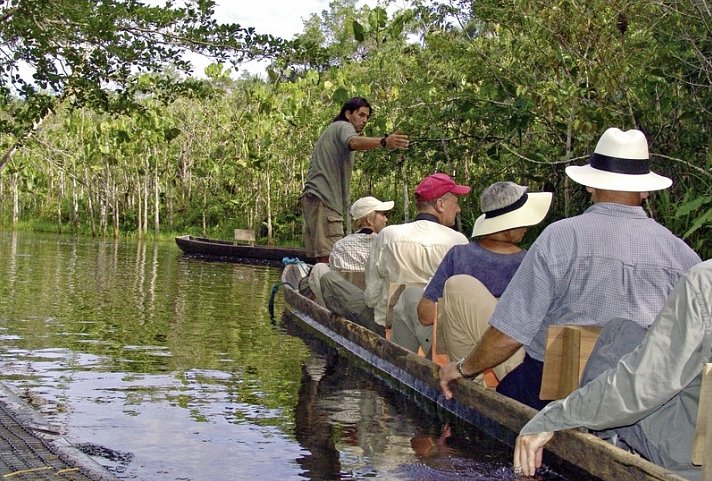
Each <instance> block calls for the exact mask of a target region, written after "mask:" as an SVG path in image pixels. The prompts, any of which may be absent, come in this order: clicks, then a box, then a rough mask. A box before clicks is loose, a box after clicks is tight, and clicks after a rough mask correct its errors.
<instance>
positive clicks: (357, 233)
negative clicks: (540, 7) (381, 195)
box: [309, 197, 394, 306]
mask: <svg viewBox="0 0 712 481" xmlns="http://www.w3.org/2000/svg"><path fill="white" fill-rule="evenodd" d="M393 205H394V204H393V201H392V200H389V201H387V202H381V201H380V200H378V199H376V198H375V197H361V198H360V199H358V200H356V201H355V202H354V203H353V204H351V209H350V210H349V212H350V213H351V218H352V219H354V221H353V222H354V233H353V234H351V235H348V236H346V237H344V238H343V239H341V240H340V241H338V242H336V244H334V248H333V249H332V251H331V254H330V255H329V264H325V263H323V262H320V263H317V264H315V265H314V267H312V270H311V272H310V273H309V287H310V288H311V291H312V292H313V293H314V297H315V298H316V301H317V302H318V303H319V304H321V305H322V306H326V304H325V303H324V298H323V296H322V293H321V286H320V282H321V277H322V276H323V275H324V274H326V273H327V272H331V271H336V272H341V273H353V272H363V271H364V270H365V269H366V261H367V260H368V255H369V254H370V252H371V246H372V245H373V241H374V240H375V239H376V235H377V234H378V233H379V232H381V230H383V228H384V227H385V226H386V223H387V222H388V217H387V216H386V212H388V211H389V210H391V209H393Z"/></svg>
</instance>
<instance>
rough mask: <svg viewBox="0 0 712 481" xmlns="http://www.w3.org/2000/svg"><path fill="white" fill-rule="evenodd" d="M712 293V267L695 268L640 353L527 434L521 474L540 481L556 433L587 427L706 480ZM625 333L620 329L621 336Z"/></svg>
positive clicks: (557, 405)
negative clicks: (696, 444)
mask: <svg viewBox="0 0 712 481" xmlns="http://www.w3.org/2000/svg"><path fill="white" fill-rule="evenodd" d="M710 292H712V260H708V261H706V262H703V263H701V264H698V265H697V266H695V267H693V268H692V269H691V270H690V272H689V273H687V274H686V275H685V276H684V277H683V279H682V280H681V281H680V282H679V283H678V284H677V286H676V287H675V290H674V291H673V292H672V294H671V296H670V298H669V299H668V301H667V303H666V304H665V307H663V310H662V311H660V314H658V316H657V319H656V320H655V322H654V323H653V325H652V326H651V327H650V329H648V331H647V332H646V333H645V334H644V338H643V340H642V342H641V344H640V345H639V346H638V348H637V349H635V350H634V351H632V352H630V353H628V354H625V355H624V356H623V357H621V358H620V360H618V362H617V363H614V364H613V366H612V367H611V368H609V369H608V370H605V371H603V372H602V373H601V374H599V375H598V376H596V377H595V378H594V379H593V380H591V381H590V382H589V383H588V384H586V385H584V386H583V387H581V388H579V389H577V390H576V391H574V392H572V393H571V394H569V396H568V397H566V398H565V399H561V400H558V401H554V402H552V403H551V404H549V405H548V406H546V407H545V408H544V409H543V410H542V411H541V412H539V413H538V414H537V415H536V416H534V417H533V418H532V419H531V420H530V421H529V422H528V423H527V424H526V425H525V426H524V428H523V429H522V431H521V433H520V435H519V437H518V438H517V442H516V445H515V448H514V470H515V473H517V474H523V475H525V476H534V474H535V472H536V468H538V467H539V466H540V465H541V461H542V452H543V448H544V445H545V444H546V443H548V442H549V440H551V438H552V437H553V436H554V431H562V430H564V429H571V428H577V427H585V428H588V429H592V430H596V431H601V430H608V433H609V435H610V434H615V435H616V436H617V438H618V442H622V443H625V445H626V446H627V447H630V448H633V450H635V451H636V452H637V453H639V454H640V455H642V456H643V457H644V458H646V459H648V460H649V461H652V462H654V463H656V464H659V465H660V466H663V467H665V468H667V469H670V470H672V471H675V472H676V473H677V474H679V475H681V476H682V477H684V478H686V479H690V480H695V481H698V480H700V479H701V478H702V470H701V468H700V467H698V466H694V465H693V464H692V462H691V459H692V443H693V440H694V437H695V427H696V426H695V424H696V419H697V416H698V410H699V409H698V408H699V399H700V385H701V372H702V367H703V365H704V364H705V363H708V362H710V361H711V360H712V300H711V299H710ZM611 324H613V323H611ZM607 329H608V327H606V328H604V331H603V332H602V333H601V338H602V337H603V336H604V334H605V333H606V330H607ZM626 329H629V326H626V324H621V328H620V329H619V330H618V332H617V333H616V334H621V333H626V332H627V331H626ZM616 337H618V336H616ZM601 338H599V343H597V346H596V350H594V353H592V355H591V356H592V357H591V358H590V359H593V356H594V355H596V351H597V350H598V349H599V345H600V344H602V343H601V342H600V340H601ZM611 343H612V344H615V343H616V340H615V339H614V340H612V342H611ZM607 346H610V344H607ZM602 357H603V356H602ZM586 369H587V370H588V366H587V368H586ZM671 427H673V429H671ZM710 435H712V433H709V432H708V433H707V436H710ZM707 454H708V457H707V459H708V461H709V453H707Z"/></svg>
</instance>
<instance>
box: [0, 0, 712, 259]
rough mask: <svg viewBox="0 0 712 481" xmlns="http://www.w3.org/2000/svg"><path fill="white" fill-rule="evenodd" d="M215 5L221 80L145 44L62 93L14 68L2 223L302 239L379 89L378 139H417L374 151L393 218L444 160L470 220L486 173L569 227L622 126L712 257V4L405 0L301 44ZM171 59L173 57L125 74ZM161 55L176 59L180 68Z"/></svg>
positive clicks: (682, 222)
mask: <svg viewBox="0 0 712 481" xmlns="http://www.w3.org/2000/svg"><path fill="white" fill-rule="evenodd" d="M18 3H19V4H23V3H24V2H18ZM27 3H32V2H27ZM34 3H43V2H34ZM69 3H73V2H69ZM89 3H90V2H89ZM104 3H106V4H110V3H113V2H104ZM125 3H126V4H130V5H133V2H125ZM196 3H199V4H200V5H203V7H205V8H206V9H207V10H205V11H202V10H201V12H202V15H203V16H200V15H194V17H192V18H193V19H194V21H195V22H197V23H194V24H191V25H192V27H191V29H188V30H187V31H188V32H193V33H195V32H198V33H200V34H201V35H204V37H203V38H196V39H193V41H192V43H191V41H190V39H189V38H187V37H186V39H187V40H185V43H184V44H183V47H185V48H188V49H196V48H198V46H200V45H207V44H209V45H212V46H214V50H212V51H211V52H212V53H213V54H215V55H220V56H219V57H217V58H219V59H220V60H221V62H217V63H215V64H213V65H211V66H210V67H208V69H206V77H207V78H205V79H204V80H196V79H195V78H188V77H186V76H185V73H184V71H185V65H182V64H180V62H178V59H179V58H181V57H180V55H177V54H176V55H174V56H170V55H168V54H166V53H160V52H155V51H153V52H151V51H149V50H141V51H140V52H139V53H141V55H138V57H136V55H135V54H136V51H133V56H132V55H129V52H132V50H131V49H132V48H134V47H135V46H134V45H133V44H127V45H124V47H123V48H124V49H125V50H120V49H119V50H117V52H119V54H123V55H124V57H118V59H116V60H115V61H106V62H105V63H101V62H100V64H99V66H98V67H96V69H97V70H96V71H97V72H99V73H101V72H104V73H106V75H105V76H103V77H102V76H101V75H98V74H97V75H88V74H87V73H86V72H87V70H84V71H82V70H81V69H78V68H77V69H76V70H73V71H72V72H69V73H67V72H64V73H62V72H60V73H56V74H55V76H54V77H52V76H51V75H48V78H50V79H53V78H58V77H61V75H64V77H63V78H64V83H56V84H51V83H49V84H48V83H46V84H44V87H43V88H44V89H45V90H42V91H40V90H38V91H37V92H34V93H35V94H42V96H39V95H29V96H28V95H27V92H25V93H24V94H23V95H19V94H18V93H17V92H18V90H17V89H15V90H13V89H12V88H11V85H10V83H9V82H8V79H5V80H3V94H4V95H3V101H2V105H0V116H1V117H2V119H1V120H2V122H0V129H1V130H0V135H1V138H0V143H1V146H2V149H3V153H5V156H4V157H3V161H4V162H3V164H4V165H3V167H2V170H1V171H0V227H2V228H12V227H13V226H14V225H16V224H17V223H18V222H23V221H24V222H28V221H31V220H34V221H41V222H44V223H51V225H53V226H54V228H55V229H56V230H58V231H62V232H83V233H88V234H92V235H100V236H119V235H126V234H131V235H137V236H141V235H146V234H147V233H148V232H149V231H154V232H181V233H192V234H204V235H214V236H220V237H225V238H229V237H230V233H231V232H232V229H234V228H251V229H254V230H255V231H256V232H258V234H259V236H260V237H261V238H262V239H263V240H264V241H265V242H273V243H278V244H280V243H294V242H298V239H299V236H300V232H301V217H300V207H299V194H300V192H301V187H302V182H303V180H304V176H305V174H306V169H307V166H308V162H309V157H310V154H311V147H312V145H313V143H314V141H315V140H316V138H317V136H318V135H319V134H320V132H321V131H322V130H323V128H324V127H325V126H326V125H327V124H328V123H329V122H330V120H331V119H332V118H333V117H334V116H335V115H336V113H337V112H338V109H339V107H340V105H341V104H342V103H343V101H344V100H346V99H347V98H349V97H350V96H353V95H361V96H364V97H366V98H368V99H369V100H370V101H371V103H372V105H373V106H374V113H373V115H372V118H371V121H370V122H369V124H368V126H367V128H366V130H367V132H366V133H367V135H374V136H380V135H382V134H384V133H387V132H391V131H393V130H395V129H400V130H402V131H403V132H406V133H408V134H409V135H410V136H411V140H412V142H411V148H410V149H408V150H407V151H404V152H400V151H399V152H388V151H385V150H381V151H371V152H368V153H363V154H357V163H356V166H357V170H356V171H355V172H354V180H353V186H352V196H353V197H354V198H355V197H357V196H360V195H363V194H373V195H376V196H377V197H379V198H381V199H394V200H396V209H395V211H394V214H393V215H392V216H391V221H392V222H399V221H402V220H406V219H408V218H409V217H411V218H412V215H413V205H412V203H410V202H409V199H410V198H411V197H412V190H413V188H414V186H415V185H416V184H417V182H418V181H419V179H420V178H422V177H423V176H424V175H426V174H428V173H431V172H433V171H436V170H439V171H444V172H447V173H450V174H454V175H455V176H456V178H457V180H458V182H464V183H468V184H469V185H472V186H473V194H472V195H471V196H470V197H469V198H468V199H467V200H466V201H465V202H463V204H464V205H463V212H462V219H461V222H462V228H463V230H469V229H470V228H471V226H472V224H473V223H474V219H475V218H476V217H477V215H478V203H477V200H478V196H479V193H480V192H481V190H482V188H484V187H486V186H487V185H489V184H490V183H492V182H494V181H498V180H513V181H516V182H519V183H522V184H526V185H529V186H530V188H531V189H532V190H542V189H544V190H550V191H553V192H554V193H555V204H554V208H553V210H552V213H551V214H550V215H549V217H548V218H547V222H551V221H554V220H557V219H560V218H562V217H565V216H570V215H575V214H577V213H579V212H581V211H582V210H583V209H585V207H586V206H587V205H588V202H589V201H588V198H587V195H586V193H585V190H584V189H582V188H581V187H580V186H577V185H576V184H573V183H570V182H569V181H568V180H567V177H566V175H565V174H564V168H565V167H566V166H567V165H569V164H571V163H575V164H583V163H585V162H586V161H587V155H588V154H589V153H590V152H591V151H592V150H593V148H594V146H595V143H596V140H597V138H598V137H599V136H600V134H601V133H602V132H603V131H604V130H605V129H606V128H607V127H609V126H618V127H621V128H624V129H628V128H639V129H641V130H643V131H644V132H645V133H646V135H647V137H648V140H649V143H650V151H651V154H652V157H651V166H652V169H653V170H654V171H655V172H658V173H660V174H662V175H666V176H669V177H671V178H672V179H673V180H674V184H673V187H672V188H671V189H669V190H667V191H664V192H660V193H657V194H655V195H654V196H652V198H651V199H650V200H649V201H648V203H647V209H648V210H649V212H650V214H651V215H652V216H653V217H654V218H656V219H657V220H658V221H659V222H661V223H663V224H664V225H666V226H667V227H668V228H670V229H671V230H672V231H673V232H675V233H676V234H677V235H679V236H682V237H684V238H685V239H686V240H687V241H688V242H689V243H690V245H691V246H692V247H693V248H694V249H696V250H697V251H698V252H699V253H700V255H701V256H702V257H703V258H709V257H711V256H712V247H710V246H709V243H708V242H707V243H705V240H706V239H707V238H709V237H710V234H711V233H712V231H711V227H712V172H711V168H712V151H711V150H710V146H711V145H712V133H711V132H710V129H711V127H710V126H712V15H711V13H710V8H711V7H710V5H709V4H708V3H707V2H706V1H705V0H680V1H672V0H635V1H633V0H591V1H588V2H572V1H569V0H559V1H555V2H544V1H541V0H525V1H517V2H513V1H505V2H502V1H494V0H482V1H478V2H471V1H459V0H451V1H448V2H439V1H425V0H422V1H412V2H409V8H407V9H401V10H397V9H396V8H395V7H394V6H393V5H389V2H384V3H383V4H382V5H383V6H382V7H377V8H368V7H362V8H357V7H356V6H355V1H354V0H334V1H332V2H331V4H330V9H329V10H328V11H325V12H322V14H314V15H312V16H311V17H310V18H309V19H307V20H306V21H305V24H304V30H303V33H301V34H300V35H298V36H297V37H296V38H295V39H294V40H291V41H287V40H282V39H275V38H272V37H268V36H256V35H253V34H254V32H252V33H250V30H249V29H247V30H244V31H243V30H239V29H236V28H235V27H234V26H233V27H231V28H233V30H229V29H228V30H229V31H230V32H233V34H234V35H232V36H228V37H229V38H230V39H233V40H234V39H236V38H241V39H243V43H240V44H238V43H235V42H234V41H233V40H231V41H230V42H232V43H230V42H226V41H225V36H224V35H223V36H220V28H222V27H220V26H219V25H215V24H211V23H210V21H209V20H208V19H209V17H208V16H206V13H209V12H210V11H211V10H210V8H209V7H210V6H211V3H212V2H205V1H202V2H196ZM400 3H402V2H400ZM400 3H399V4H400ZM188 4H189V5H190V4H191V2H189V3H188ZM48 5H49V3H48ZM155 8H157V10H156V11H155V12H154V13H153V15H155V18H154V22H156V23H154V24H151V25H146V26H145V29H148V30H151V29H152V30H153V31H155V30H158V29H160V28H161V26H162V25H163V24H160V22H164V24H167V22H169V21H170V20H171V19H170V18H168V16H167V14H166V10H165V9H161V8H159V7H155ZM152 12H153V10H152ZM161 12H163V13H161ZM50 13H51V12H49V13H48V12H44V15H45V16H47V15H49V14H50ZM139 13H140V12H139ZM183 13H184V15H188V13H189V12H188V13H186V12H183ZM194 13H195V12H194ZM161 15H163V16H161ZM52 18H55V17H52ZM171 18H172V19H173V20H172V21H174V22H177V20H175V17H171ZM182 18H185V17H182ZM26 22H28V23H30V20H27V21H26ZM201 22H202V24H204V30H200V28H197V27H196V25H200V24H201ZM49 23H51V22H49ZM114 24H118V25H120V22H114ZM22 25H24V24H22ZM22 25H14V26H13V24H12V23H9V24H6V25H5V26H4V27H3V28H2V37H1V40H2V46H3V52H5V53H7V52H9V51H12V45H13V44H12V41H11V40H12V39H15V38H18V35H19V34H20V33H22V32H25V31H22V32H21V28H22ZM179 25H183V24H182V23H180V22H178V23H175V24H173V28H178V26H179ZM13 28H14V29H15V30H14V31H13ZM92 28H94V27H92ZM107 28H108V27H107ZM211 29H213V30H211ZM13 32H14V35H15V36H14V37H13V36H12V35H11V34H13ZM210 32H213V33H215V35H217V36H213V37H210V36H209V35H208V34H209V33H210ZM236 32H242V33H244V35H243V36H242V37H239V36H238V35H236ZM223 33H224V32H223ZM119 34H120V35H125V33H121V32H119ZM119 34H117V35H119ZM186 35H187V34H186ZM251 35H253V36H251ZM245 39H248V40H249V41H246V40H245ZM69 40H71V39H68V40H67V41H69ZM25 41H27V38H26V37H25ZM81 41H82V42H84V43H85V44H86V43H91V42H99V43H102V42H103V43H102V45H104V48H103V50H108V51H109V53H112V50H111V49H107V48H106V45H114V44H112V43H111V42H112V41H114V42H115V41H116V39H97V38H96V36H91V35H89V36H87V37H86V38H83V39H81ZM46 42H47V45H50V44H51V42H49V40H47V41H46ZM151 42H154V43H151ZM38 45H39V47H37V48H40V47H41V45H43V44H42V43H41V42H39V41H38ZM150 45H153V46H154V47H153V48H156V45H164V46H165V45H168V43H167V42H165V41H163V42H162V43H161V42H159V41H158V40H155V39H147V40H146V48H148V46H150ZM136 48H138V47H136ZM80 50H81V49H78V50H77V55H79V57H78V58H80V59H82V58H84V57H86V54H83V55H84V57H82V56H81V55H80V53H81V52H80ZM211 52H207V53H211ZM151 54H153V55H154V57H151V59H152V61H153V63H151V62H148V63H146V64H145V65H143V68H141V69H136V68H134V69H126V70H125V71H123V70H121V69H122V68H125V67H122V65H129V64H131V62H133V61H134V60H135V59H136V58H139V59H140V58H144V57H143V56H142V55H151ZM159 54H161V55H163V57H164V58H165V59H167V61H168V62H163V63H160V64H159V62H158V61H157V60H158V59H157V56H158V55H159ZM63 55H67V54H66V53H64V54H63ZM263 57H268V58H270V59H271V65H270V67H269V68H268V70H267V74H266V75H265V76H264V78H258V77H252V76H249V75H246V74H242V75H241V76H240V77H239V78H235V77H236V76H235V75H234V74H233V72H235V70H234V69H235V68H238V66H239V63H240V62H241V61H244V60H246V59H250V58H263ZM37 58H41V56H38V57H37ZM146 58H148V57H146ZM99 60H101V58H99ZM231 60H232V61H234V62H233V63H230V61H231ZM83 61H84V62H85V64H82V65H87V66H92V65H93V64H92V62H96V59H94V58H86V59H84V60H83ZM122 62H123V63H122ZM166 63H168V64H170V66H169V68H164V67H165V64H166ZM40 64H41V62H40ZM2 65H3V76H4V77H6V76H8V75H9V72H10V70H9V68H8V66H7V64H2ZM102 69H104V70H102ZM117 71H119V72H120V73H121V74H122V75H123V76H119V75H118V73H116V72H117ZM111 72H114V73H112V74H111V75H114V77H112V76H111V75H109V73H111ZM231 74H232V75H231ZM87 75H88V76H87ZM85 76H87V77H86V79H85ZM87 79H88V80H87ZM186 79H188V80H187V82H186V81H185V80H186ZM112 83H113V84H114V85H129V86H130V88H116V87H112ZM27 88H29V87H27ZM49 92H54V93H49ZM87 92H88V93H87ZM42 102H44V104H43V103H42ZM45 104H46V105H45ZM38 105H39V107H38ZM40 119H41V121H42V124H41V125H39V126H38V125H37V124H38V120H40ZM8 154H9V155H8ZM535 230H536V229H535ZM537 231H538V230H537ZM535 233H536V232H533V233H532V235H533V234H535Z"/></svg>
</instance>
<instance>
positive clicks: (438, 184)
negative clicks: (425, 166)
mask: <svg viewBox="0 0 712 481" xmlns="http://www.w3.org/2000/svg"><path fill="white" fill-rule="evenodd" d="M447 193H450V194H455V195H465V194H469V193H470V188H469V187H468V186H466V185H459V184H456V183H455V181H454V180H452V179H451V178H450V176H449V175H447V174H442V173H437V174H433V175H429V176H427V177H426V178H424V179H423V180H422V181H421V182H420V184H418V187H416V188H415V195H416V196H418V198H420V199H422V200H434V199H439V198H440V197H442V196H444V195H445V194H447Z"/></svg>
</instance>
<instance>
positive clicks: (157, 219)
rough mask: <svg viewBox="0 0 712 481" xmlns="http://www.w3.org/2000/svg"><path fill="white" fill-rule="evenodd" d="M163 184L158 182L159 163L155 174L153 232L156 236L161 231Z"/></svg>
mask: <svg viewBox="0 0 712 481" xmlns="http://www.w3.org/2000/svg"><path fill="white" fill-rule="evenodd" d="M160 186H161V184H160V183H159V181H158V162H156V169H155V171H154V173H153V230H154V232H155V233H156V234H158V232H159V231H160V230H161V195H160V191H161V189H160Z"/></svg>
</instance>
